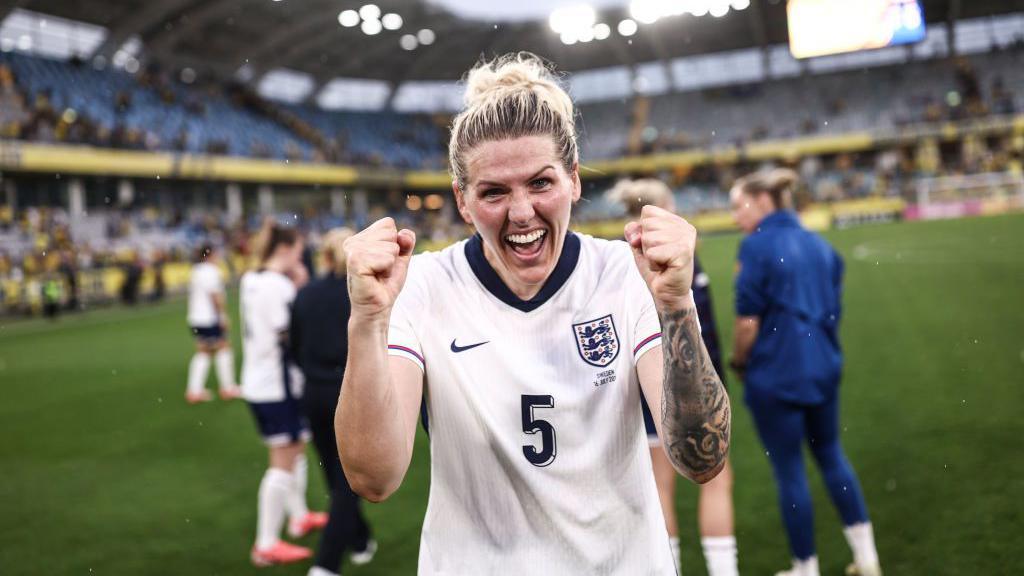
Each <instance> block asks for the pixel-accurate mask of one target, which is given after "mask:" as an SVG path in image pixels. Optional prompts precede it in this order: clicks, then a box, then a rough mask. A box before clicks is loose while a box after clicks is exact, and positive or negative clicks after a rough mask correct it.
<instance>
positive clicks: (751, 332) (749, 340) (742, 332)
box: [732, 316, 761, 366]
mask: <svg viewBox="0 0 1024 576" xmlns="http://www.w3.org/2000/svg"><path fill="white" fill-rule="evenodd" d="M760 329H761V318H759V317H758V316H738V317H737V318H736V324H735V326H734V327H733V332H732V334H733V336H732V364H733V365H734V366H735V365H740V366H742V365H745V364H746V363H747V360H748V359H749V358H750V349H751V348H753V347H754V341H755V340H757V333H758V331H759V330H760Z"/></svg>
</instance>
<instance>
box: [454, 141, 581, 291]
mask: <svg viewBox="0 0 1024 576" xmlns="http://www.w3.org/2000/svg"><path fill="white" fill-rule="evenodd" d="M466 168H467V174H466V179H465V181H466V187H465V189H464V190H460V189H459V187H458V186H457V185H456V186H454V189H455V200H456V202H457V203H458V206H459V213H460V214H461V215H462V218H463V219H464V220H465V221H466V222H467V223H469V224H472V225H473V226H474V227H476V229H477V231H478V232H479V233H480V236H481V238H483V241H484V256H486V257H487V261H488V262H489V263H490V265H491V267H492V268H494V270H495V271H496V272H497V273H498V276H500V277H501V279H502V281H504V282H505V285H506V286H508V287H509V289H510V290H512V292H513V293H514V294H515V295H516V296H518V297H519V298H522V299H524V300H525V299H529V298H532V297H533V296H535V295H536V294H537V292H539V291H540V289H541V287H543V286H544V282H545V281H546V280H547V279H548V276H550V275H551V271H552V270H554V268H555V264H557V263H558V257H559V255H560V254H561V253H562V245H563V244H564V243H565V234H566V232H567V231H568V229H569V215H570V212H571V211H572V205H573V203H574V202H576V201H577V200H579V197H580V178H579V171H578V168H577V167H576V166H574V167H573V169H572V171H571V172H567V171H566V169H565V167H564V166H563V165H562V161H561V159H560V158H559V155H558V154H557V153H556V148H555V143H554V142H553V141H552V139H551V137H549V136H523V137H521V138H515V139H512V140H493V141H486V142H483V143H481V144H479V145H477V146H476V147H474V148H473V149H472V150H470V152H469V154H467V162H466Z"/></svg>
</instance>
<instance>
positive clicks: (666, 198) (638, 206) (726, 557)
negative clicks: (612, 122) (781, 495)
mask: <svg viewBox="0 0 1024 576" xmlns="http://www.w3.org/2000/svg"><path fill="white" fill-rule="evenodd" d="M607 196H608V199H609V200H611V201H612V202H617V203H619V204H622V205H623V206H624V207H625V208H626V212H627V213H628V214H629V216H630V217H631V218H639V217H640V214H641V212H642V211H643V207H644V206H646V205H651V206H657V207H658V208H662V209H664V210H667V211H669V212H673V213H674V212H675V211H676V203H675V199H674V198H673V197H672V190H671V189H669V187H668V186H666V185H665V183H664V182H662V181H661V180H657V179H654V178H642V179H638V180H620V181H619V182H617V183H616V184H615V186H614V187H613V188H612V189H611V190H609V191H608V195H607ZM691 290H692V291H693V300H694V303H696V305H697V317H698V318H699V319H700V327H701V334H700V335H701V339H702V340H703V341H704V347H705V348H707V350H708V356H710V357H711V363H712V364H714V367H715V372H716V373H717V374H718V377H719V378H720V379H721V380H722V383H723V384H725V372H724V371H723V370H722V354H721V352H720V348H719V342H718V331H717V330H716V323H715V314H714V310H713V308H712V304H711V280H710V279H709V278H708V275H707V274H705V273H704V270H703V269H702V268H701V265H700V259H699V258H697V255H696V254H694V257H693V285H692V287H691ZM641 408H642V409H643V414H644V426H645V427H646V428H647V440H648V444H649V445H650V447H651V463H652V464H653V465H654V480H655V482H656V483H657V485H658V497H659V498H660V499H661V509H662V513H663V514H664V515H665V527H666V528H667V529H668V535H669V538H670V542H671V545H672V552H673V553H674V554H675V555H676V565H677V566H678V565H679V554H680V552H679V524H678V522H677V521H676V476H677V473H676V470H675V468H673V467H672V463H671V462H669V460H668V456H667V455H666V454H665V451H664V450H662V449H661V440H659V439H658V431H657V429H656V427H655V425H654V416H653V415H652V414H651V410H650V407H648V406H647V402H646V401H645V400H644V399H643V398H641ZM697 517H698V521H699V523H700V535H701V540H700V542H701V549H702V550H703V551H704V561H705V562H706V563H707V568H708V574H709V576H734V575H736V574H738V572H739V569H738V566H737V558H736V556H737V549H736V536H735V532H734V525H733V504H732V466H730V465H729V462H728V460H727V461H726V463H725V467H724V468H722V472H721V473H720V474H719V475H718V476H716V477H715V478H714V480H711V481H710V482H708V483H707V484H701V486H700V499H699V501H698V504H697Z"/></svg>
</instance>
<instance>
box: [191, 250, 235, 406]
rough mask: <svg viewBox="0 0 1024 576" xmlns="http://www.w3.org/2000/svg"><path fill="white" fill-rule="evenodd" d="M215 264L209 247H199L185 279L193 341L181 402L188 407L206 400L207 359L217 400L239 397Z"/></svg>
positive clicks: (226, 316) (221, 285) (207, 393)
mask: <svg viewBox="0 0 1024 576" xmlns="http://www.w3.org/2000/svg"><path fill="white" fill-rule="evenodd" d="M219 262H220V258H219V257H218V254H217V251H216V250H215V249H214V248H213V246H212V245H210V244H203V245H202V246H200V247H199V250H198V251H197V252H196V263H195V264H194V265H193V266H192V277H191V279H190V280H189V287H188V325H189V328H191V330H192V335H193V336H194V337H195V339H196V353H195V355H194V356H192V361H191V362H189V365H188V387H187V388H186V389H185V400H186V401H188V402H189V403H190V404H195V403H197V402H207V401H209V400H210V392H209V391H208V390H207V389H206V377H207V374H209V372H210V357H211V356H212V357H213V363H214V365H215V366H216V368H217V381H218V384H219V385H220V397H221V398H222V399H223V400H231V399H233V398H237V397H238V395H239V391H238V386H237V385H236V383H235V359H234V355H233V354H232V353H231V342H230V341H229V340H228V338H227V334H228V322H229V320H228V313H227V308H226V307H225V305H226V299H225V294H224V281H223V280H222V279H221V274H220V267H218V263H219Z"/></svg>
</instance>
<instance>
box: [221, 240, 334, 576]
mask: <svg viewBox="0 0 1024 576" xmlns="http://www.w3.org/2000/svg"><path fill="white" fill-rule="evenodd" d="M254 244H255V246H254V253H255V255H256V256H257V261H258V263H259V267H258V268H257V269H256V270H253V271H250V272H247V273H246V274H245V275H243V276H242V280H241V288H240V291H241V309H242V324H243V327H244V328H243V334H244V338H243V348H242V349H243V363H242V397H243V398H245V400H246V401H247V402H248V403H249V407H250V408H251V409H252V413H253V416H254V417H255V419H256V425H257V427H258V428H259V432H260V435H261V436H262V437H263V442H264V443H265V444H266V446H267V450H268V453H269V461H270V465H269V467H268V468H267V471H266V472H265V473H264V475H263V480H262V481H261V482H260V488H259V494H258V508H257V527H256V544H255V545H254V546H253V549H252V554H251V559H252V562H253V564H256V565H257V566H268V565H271V564H288V563H292V562H300V561H302V560H305V559H307V558H309V557H310V556H312V554H313V553H312V551H311V550H310V549H309V548H304V547H302V546H296V545H294V544H289V543H288V542H284V541H282V540H281V537H280V536H281V529H282V527H283V526H284V522H285V516H286V515H287V517H288V534H289V535H290V536H292V537H293V538H301V537H302V536H305V535H306V534H308V533H309V532H310V531H311V530H316V529H319V528H323V526H324V525H326V524H327V515H326V514H324V513H322V512H310V510H309V508H308V507H307V506H306V480H307V474H308V472H307V469H308V464H307V462H306V454H305V451H306V442H307V441H308V440H309V436H310V434H309V426H308V425H307V423H306V419H305V418H304V417H303V415H302V411H301V407H300V406H299V399H300V398H301V395H302V374H301V373H300V372H299V371H298V369H297V368H296V367H295V365H294V363H293V362H292V359H291V352H290V347H289V344H288V327H289V323H290V320H291V305H292V301H293V300H294V299H295V293H296V291H297V289H298V288H299V287H301V284H302V283H304V282H305V280H306V278H308V272H306V271H305V268H304V267H303V266H302V262H301V256H302V248H303V242H302V240H300V239H299V237H298V235H297V234H296V232H295V230H294V229H292V228H285V227H282V226H279V225H277V224H275V223H274V222H273V221H272V220H266V221H264V224H263V228H262V229H261V230H260V232H259V234H258V235H257V238H256V240H254Z"/></svg>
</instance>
